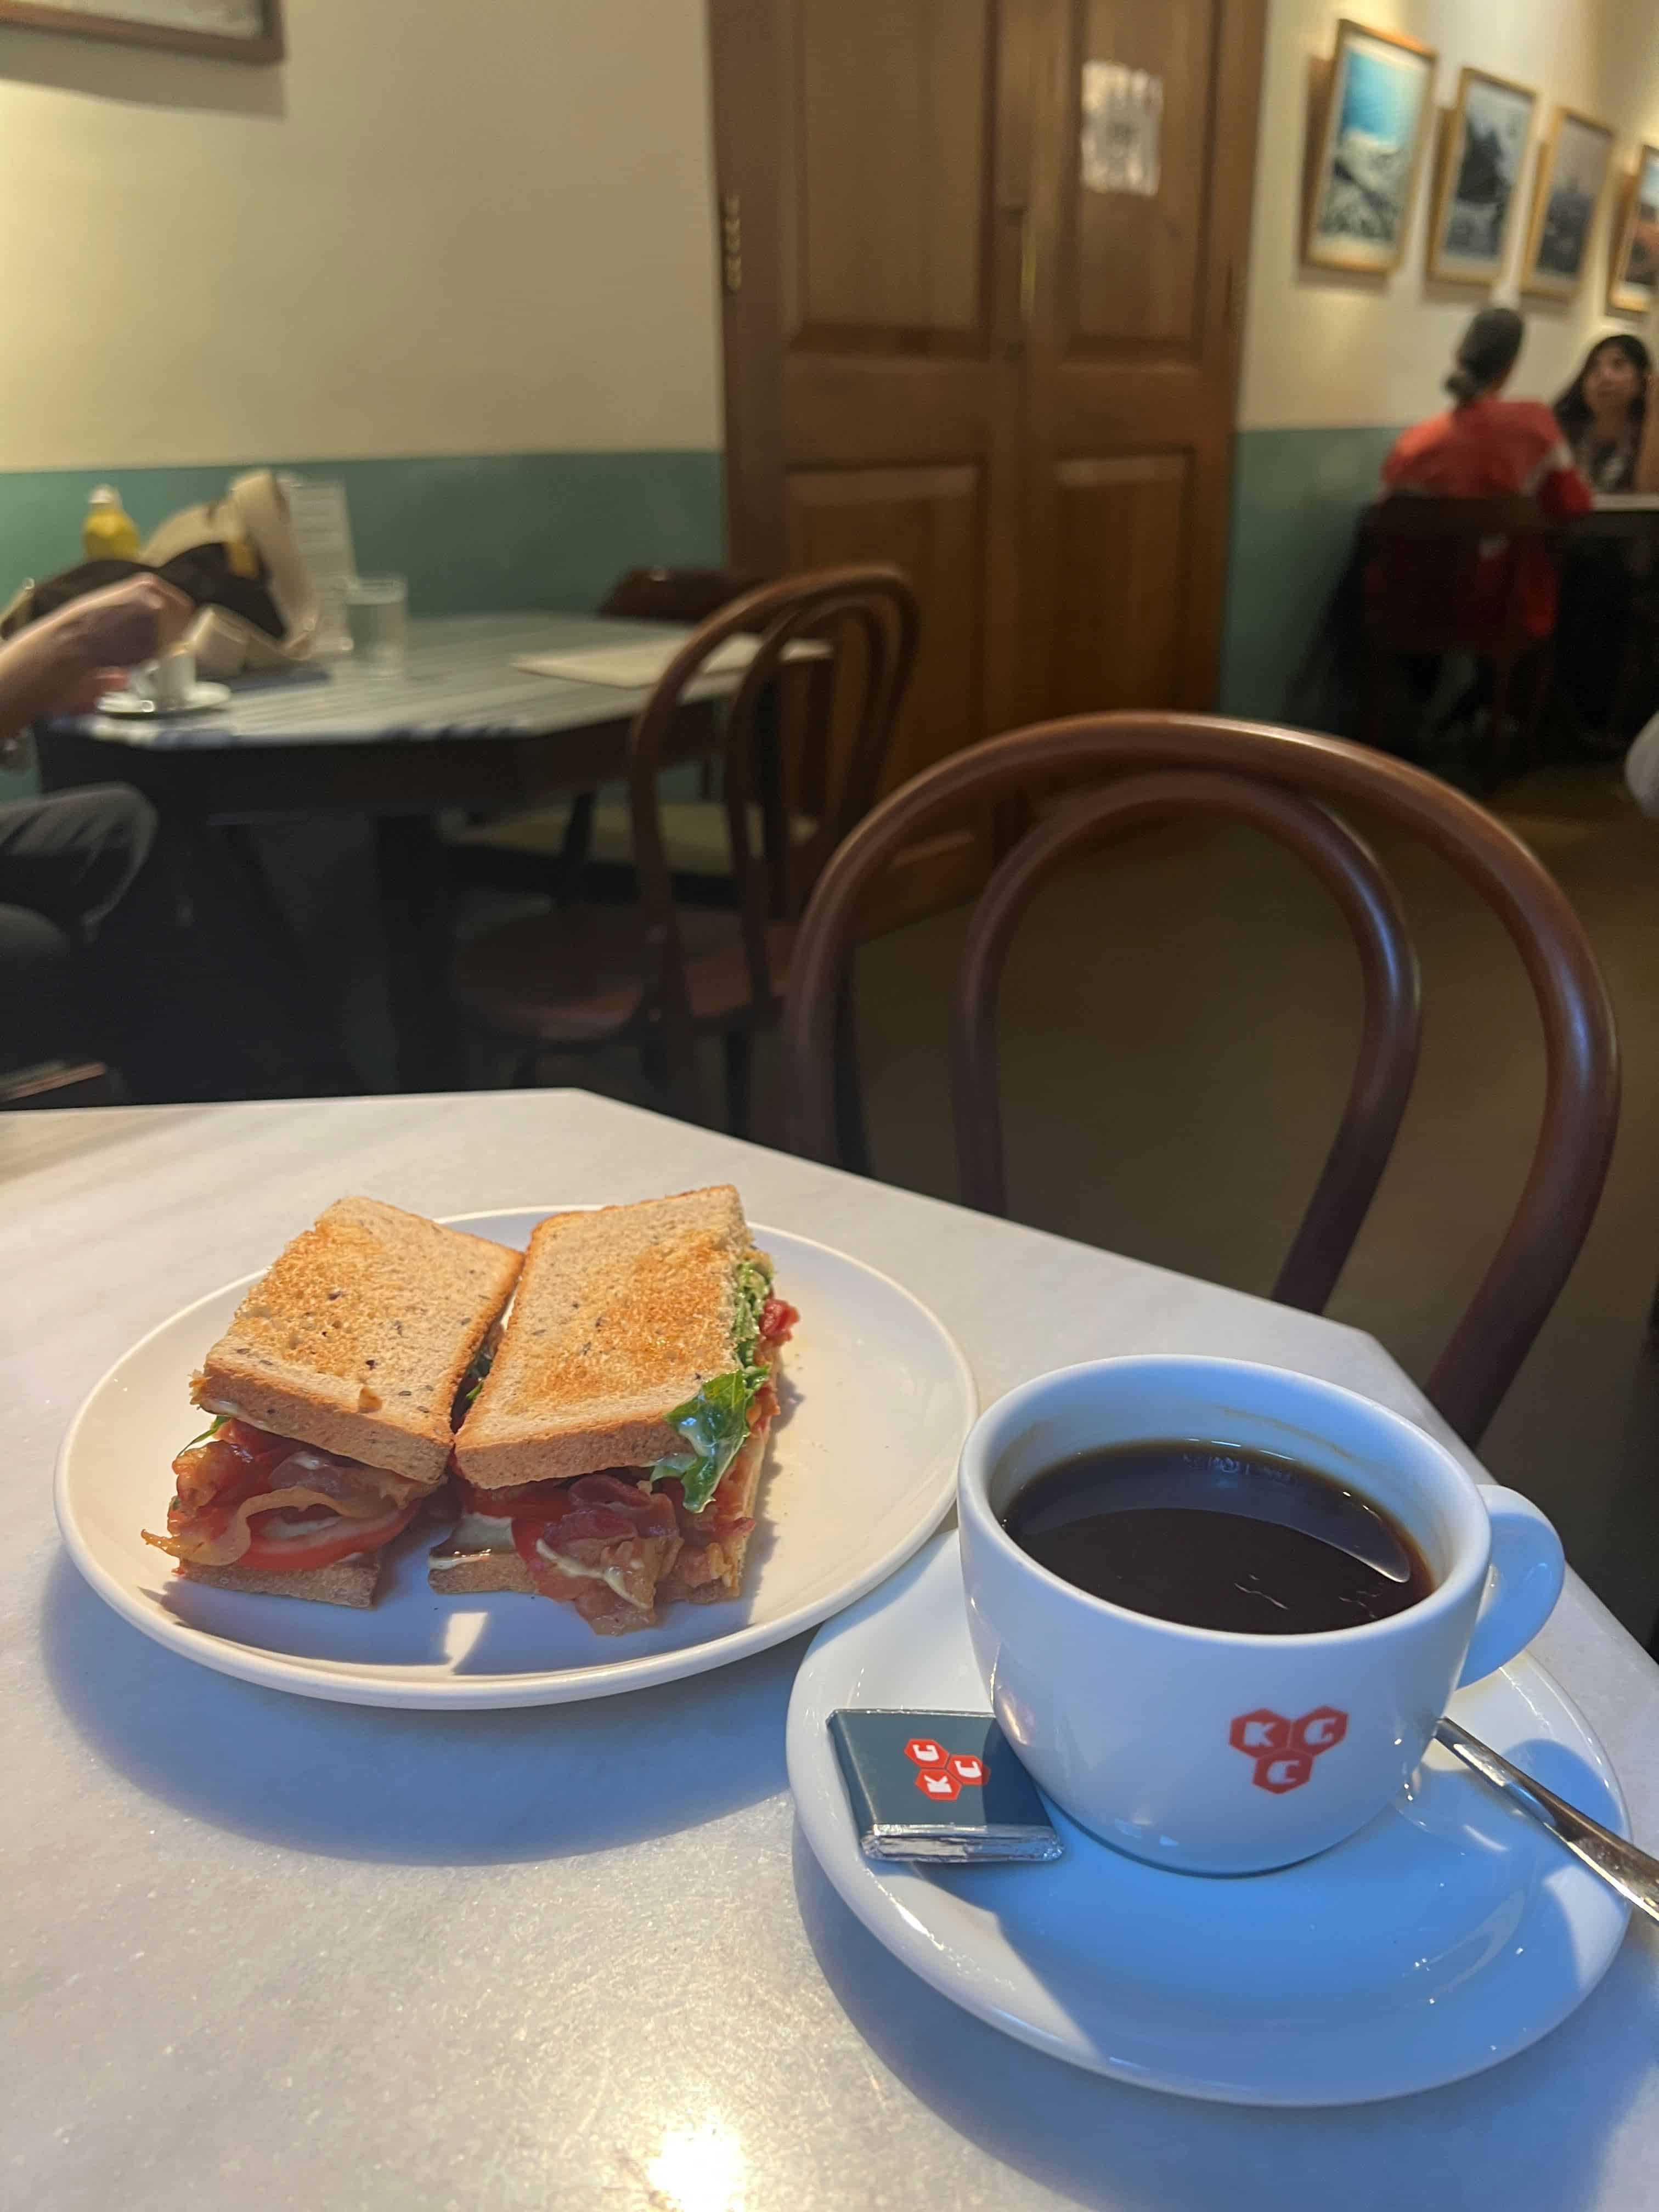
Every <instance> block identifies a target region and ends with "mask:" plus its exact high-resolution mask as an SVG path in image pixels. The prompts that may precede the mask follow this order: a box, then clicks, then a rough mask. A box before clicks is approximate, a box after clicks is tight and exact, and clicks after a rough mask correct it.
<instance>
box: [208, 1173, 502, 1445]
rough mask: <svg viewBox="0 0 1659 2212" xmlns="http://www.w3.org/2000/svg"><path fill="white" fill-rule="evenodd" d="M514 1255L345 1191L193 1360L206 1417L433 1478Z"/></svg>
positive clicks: (279, 1257) (282, 1255) (499, 1303)
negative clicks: (234, 1418)
mask: <svg viewBox="0 0 1659 2212" xmlns="http://www.w3.org/2000/svg"><path fill="white" fill-rule="evenodd" d="M519 1267H520V1258H519V1255H518V1254H517V1253H516V1252H511V1251H508V1250H507V1248H506V1246H504V1245H501V1244H492V1243H489V1241H488V1240H487V1239H486V1238H484V1237H469V1236H466V1235H465V1234H464V1233H463V1232H462V1231H459V1230H455V1229H443V1228H440V1227H439V1225H438V1224H437V1223H436V1222H434V1221H428V1220H427V1219H425V1218H424V1217H423V1216H422V1215H420V1214H417V1213H405V1212H403V1211H402V1209H401V1208H399V1207H398V1206H384V1205H382V1204H381V1203H380V1200H377V1199H372V1198H343V1199H340V1200H337V1202H336V1203H335V1204H334V1205H332V1206H330V1207H329V1208H328V1210H327V1212H325V1213H324V1214H323V1215H322V1216H321V1217H320V1218H319V1220H318V1221H317V1222H316V1223H315V1225H313V1227H312V1228H310V1229H307V1230H306V1231H304V1232H303V1234H302V1235H301V1236H299V1237H295V1239H294V1242H293V1243H291V1244H289V1246H288V1247H287V1249H285V1250H284V1251H283V1252H282V1253H280V1254H279V1255H277V1257H276V1261H274V1262H273V1263H272V1265H271V1266H270V1267H269V1268H268V1269H267V1270H266V1272H265V1273H264V1275H263V1276H262V1277H261V1278H260V1279H259V1281H258V1282H257V1283H256V1284H255V1285H253V1287H252V1290H251V1291H249V1292H248V1294H247V1296H246V1297H245V1298H244V1299H243V1300H242V1303H241V1304H240V1306H239V1307H238V1308H237V1310H236V1314H235V1317H234V1320H233V1321H232V1322H231V1324H230V1327H229V1328H228V1329H227V1330H226V1332H225V1334H224V1335H223V1336H222V1337H221V1338H220V1340H219V1341H218V1343H217V1344H216V1345H215V1346H213V1349H212V1350H211V1351H210V1352H209V1353H208V1355H207V1358H205V1359H204V1361H203V1363H202V1371H201V1373H200V1374H199V1375H197V1376H195V1377H194V1379H193V1381H192V1383H191V1397H192V1398H193V1399H194V1400H195V1401H196V1403H197V1405H198V1406H201V1407H204V1408H205V1409H206V1410H207V1411H208V1412H209V1413H233V1414H236V1415H239V1416H240V1418H241V1419H243V1420H246V1421H251V1422H252V1423H253V1425H254V1426H255V1427H256V1428H261V1429H269V1430H271V1431H273V1432H274V1433H276V1435H278V1436H284V1437H295V1438H297V1440H298V1441H299V1442H300V1443H307V1444H315V1445H317V1446H318V1447H319V1449H321V1450H324V1451H331V1452H337V1453H339V1454H341V1455H343V1457H345V1458H348V1459H356V1460H362V1461H363V1462H366V1463H367V1464H368V1465H369V1466H371V1467H380V1468H389V1469H390V1470H391V1471H392V1473H393V1474H402V1475H406V1476H407V1477H408V1478H409V1479H410V1480H411V1481H413V1482H425V1483H436V1482H439V1481H441V1480H442V1478H443V1474H444V1472H445V1469H446V1468H447V1465H448V1462H449V1454H450V1449H451V1447H452V1445H453V1442H454V1433H453V1429H452V1427H451V1424H450V1412H451V1408H452V1407H453V1403H454V1398H455V1393H456V1391H457V1390H458V1389H459V1387H460V1383H461V1380H462V1377H463V1376H465V1373H466V1370H467V1368H468V1366H469V1365H470V1364H471V1361H472V1358H473V1356H474V1354H475V1353H476V1352H477V1350H478V1347H479V1346H480V1345H482V1344H483V1340H484V1338H485V1337H486V1336H487V1335H488V1334H489V1330H490V1328H492V1327H493V1325H494V1323H495V1320H496V1317H497V1316H498V1315H499V1314H500V1312H501V1308H502V1307H503V1306H504V1305H505V1304H506V1303H507V1297H508V1296H509V1294H510V1293H511V1291H512V1289H513V1284H514V1282H515V1281H516V1280H517V1279H518V1273H519Z"/></svg>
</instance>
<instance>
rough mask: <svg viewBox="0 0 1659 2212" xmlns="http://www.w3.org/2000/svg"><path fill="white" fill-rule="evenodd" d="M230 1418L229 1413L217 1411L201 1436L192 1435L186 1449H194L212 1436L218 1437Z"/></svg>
mask: <svg viewBox="0 0 1659 2212" xmlns="http://www.w3.org/2000/svg"><path fill="white" fill-rule="evenodd" d="M228 1419H230V1415H229V1414H228V1413H216V1414H215V1415H214V1417H213V1419H211V1420H210V1422H209V1423H208V1425H207V1426H206V1428H204V1430H203V1431H202V1433H201V1435H200V1436H199V1437H191V1440H190V1442H189V1443H187V1444H186V1445H185V1450H186V1451H194V1450H195V1449H196V1447H197V1444H204V1443H206V1442H207V1440H208V1438H209V1437H216V1436H217V1435H218V1433H219V1431H220V1430H221V1429H222V1428H223V1426H224V1425H225V1423H226V1422H227V1421H228Z"/></svg>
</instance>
